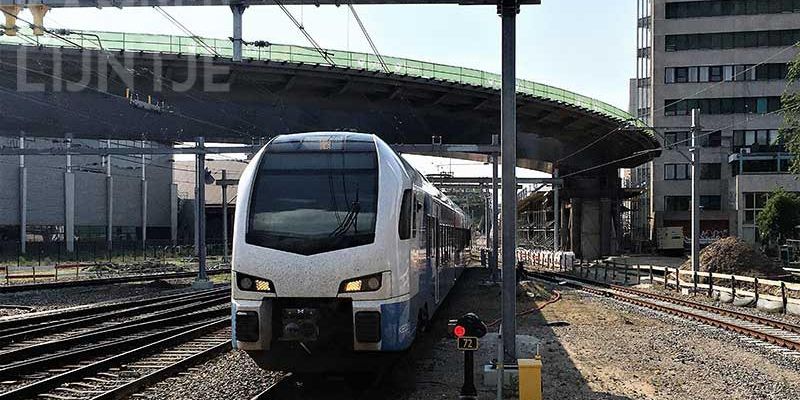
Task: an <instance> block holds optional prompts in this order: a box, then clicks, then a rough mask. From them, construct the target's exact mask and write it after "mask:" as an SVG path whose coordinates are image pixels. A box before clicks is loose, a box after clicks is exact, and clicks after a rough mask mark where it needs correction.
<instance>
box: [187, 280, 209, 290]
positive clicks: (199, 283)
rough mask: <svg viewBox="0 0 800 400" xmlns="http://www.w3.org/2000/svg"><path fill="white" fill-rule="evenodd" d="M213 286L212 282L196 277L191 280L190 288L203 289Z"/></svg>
mask: <svg viewBox="0 0 800 400" xmlns="http://www.w3.org/2000/svg"><path fill="white" fill-rule="evenodd" d="M213 287H214V282H211V281H210V280H208V279H196V280H195V281H194V282H192V289H195V290H203V289H211V288H213Z"/></svg>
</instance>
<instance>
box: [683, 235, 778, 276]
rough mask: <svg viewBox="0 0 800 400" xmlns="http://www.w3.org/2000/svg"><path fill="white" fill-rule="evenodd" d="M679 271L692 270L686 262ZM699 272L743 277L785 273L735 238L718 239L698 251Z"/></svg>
mask: <svg viewBox="0 0 800 400" xmlns="http://www.w3.org/2000/svg"><path fill="white" fill-rule="evenodd" d="M681 269H686V270H690V269H692V264H691V261H686V262H685V263H683V265H682V266H681ZM700 271H704V272H705V271H711V272H715V273H720V274H732V275H743V276H778V275H783V274H785V271H783V269H782V268H781V267H780V266H779V265H777V264H776V263H774V262H772V260H770V259H769V258H768V257H767V256H765V255H764V254H763V253H761V252H760V251H759V250H758V249H755V248H753V246H751V245H750V244H748V243H747V242H745V241H744V240H742V239H739V238H737V237H732V236H730V237H726V238H723V239H719V240H717V241H715V242H714V243H711V244H710V245H708V246H706V248H704V249H703V250H701V251H700Z"/></svg>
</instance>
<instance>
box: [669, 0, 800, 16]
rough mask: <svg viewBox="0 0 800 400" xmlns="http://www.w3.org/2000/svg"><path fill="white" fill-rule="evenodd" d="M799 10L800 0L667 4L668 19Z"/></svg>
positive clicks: (724, 0) (744, 0) (736, 0)
mask: <svg viewBox="0 0 800 400" xmlns="http://www.w3.org/2000/svg"><path fill="white" fill-rule="evenodd" d="M798 11H800V1H798V0H711V1H687V2H677V3H666V4H665V14H666V17H667V19H678V18H703V17H721V16H728V15H755V14H780V13H791V12H798Z"/></svg>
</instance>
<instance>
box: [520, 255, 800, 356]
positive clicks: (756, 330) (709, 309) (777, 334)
mask: <svg viewBox="0 0 800 400" xmlns="http://www.w3.org/2000/svg"><path fill="white" fill-rule="evenodd" d="M528 274H529V275H530V276H531V277H534V278H538V279H543V280H548V281H551V282H563V283H565V284H567V285H569V286H572V287H574V288H576V289H580V290H583V291H585V292H588V293H592V294H595V295H599V296H604V297H609V298H612V299H615V300H619V301H623V302H626V303H629V304H634V305H637V306H641V307H645V308H649V309H653V310H657V311H661V312H665V313H668V314H672V315H675V316H678V317H682V318H686V319H690V320H694V321H697V322H700V323H703V324H706V325H710V326H715V327H718V328H721V329H724V330H727V331H731V332H735V333H738V334H741V335H745V336H748V337H750V338H753V339H757V340H758V341H761V342H764V343H767V344H769V345H772V346H774V349H775V350H780V351H782V352H784V353H786V354H788V355H793V356H797V357H800V325H795V324H790V323H788V322H785V321H780V320H776V319H771V318H765V317H760V316H756V315H752V314H748V313H744V312H739V311H733V310H729V309H725V308H720V307H715V306H711V305H708V304H702V303H697V302H693V301H689V300H684V299H679V298H675V297H671V296H665V295H660V294H656V293H651V292H647V291H643V290H638V289H633V288H629V287H625V286H619V285H613V284H605V283H599V282H595V281H592V280H589V279H585V278H579V277H575V276H572V275H567V274H561V273H556V272H550V271H546V272H540V271H536V272H534V271H529V272H528Z"/></svg>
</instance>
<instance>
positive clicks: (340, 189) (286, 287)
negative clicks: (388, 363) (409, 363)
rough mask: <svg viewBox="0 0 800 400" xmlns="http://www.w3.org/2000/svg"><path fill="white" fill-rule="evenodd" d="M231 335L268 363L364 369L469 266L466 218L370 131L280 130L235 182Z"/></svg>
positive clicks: (399, 344)
mask: <svg viewBox="0 0 800 400" xmlns="http://www.w3.org/2000/svg"><path fill="white" fill-rule="evenodd" d="M234 225H235V227H234V238H233V261H232V274H233V277H232V279H233V284H232V286H233V288H232V298H233V321H234V322H233V332H234V333H233V335H234V338H233V339H234V340H233V342H234V345H235V347H237V348H239V349H242V350H245V351H247V352H248V353H249V354H250V356H251V357H252V358H253V359H254V360H256V361H257V362H258V363H259V365H261V366H262V367H264V368H269V369H278V370H288V371H296V372H324V371H330V370H340V371H341V370H345V369H348V367H351V368H352V367H358V366H360V367H363V368H369V367H368V366H369V365H370V363H369V362H367V361H369V360H377V359H380V357H379V356H381V355H385V353H386V352H397V351H402V350H405V349H408V348H409V347H410V346H411V343H412V342H413V340H414V338H415V336H416V334H417V332H418V330H420V329H421V328H422V327H424V326H425V324H427V323H428V321H429V318H430V316H431V315H433V313H434V312H435V311H436V309H437V307H438V306H439V305H440V304H441V303H442V301H443V300H444V298H445V297H446V296H447V293H448V292H449V291H450V289H451V288H452V287H453V285H454V284H455V281H456V279H457V278H458V277H459V275H460V274H461V271H462V270H463V267H464V266H465V265H466V263H467V261H468V260H467V257H468V253H467V248H468V247H469V243H470V230H469V223H468V221H467V217H466V215H465V214H464V212H463V211H462V210H461V209H460V208H458V207H457V206H456V205H455V204H454V203H453V202H452V201H451V200H450V199H448V198H447V197H446V196H445V195H444V194H442V193H441V192H440V191H439V190H437V189H436V188H435V187H434V186H433V185H432V184H431V183H430V182H429V181H428V180H427V179H425V177H424V176H423V175H422V174H420V173H419V172H418V171H417V170H416V169H414V168H413V167H411V165H409V164H408V163H407V162H406V161H405V160H404V159H403V158H402V157H400V156H398V155H397V153H395V152H394V151H393V150H392V149H391V148H390V147H389V146H388V145H387V144H386V143H384V142H383V141H382V140H381V139H379V138H378V137H376V136H374V135H368V134H361V133H343V132H319V133H303V134H292V135H281V136H278V137H276V138H274V139H273V140H271V141H270V142H269V143H268V144H267V145H266V146H264V148H262V149H261V150H260V151H259V152H258V154H256V156H255V157H254V158H253V160H252V161H251V162H250V164H249V165H248V166H247V168H246V169H245V170H244V172H243V174H242V176H241V179H240V181H239V192H238V197H237V202H236V219H235V224H234Z"/></svg>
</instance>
